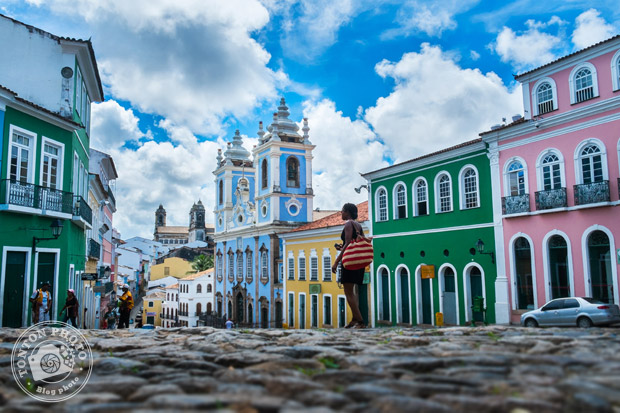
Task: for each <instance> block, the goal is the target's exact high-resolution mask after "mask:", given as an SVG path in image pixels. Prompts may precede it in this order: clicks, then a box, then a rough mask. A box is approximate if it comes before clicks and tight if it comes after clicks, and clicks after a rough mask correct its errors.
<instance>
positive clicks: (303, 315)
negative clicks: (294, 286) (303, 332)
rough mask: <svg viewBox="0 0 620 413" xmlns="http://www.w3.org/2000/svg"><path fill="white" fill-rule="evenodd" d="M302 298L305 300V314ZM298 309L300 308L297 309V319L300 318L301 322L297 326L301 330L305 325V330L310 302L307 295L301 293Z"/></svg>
mask: <svg viewBox="0 0 620 413" xmlns="http://www.w3.org/2000/svg"><path fill="white" fill-rule="evenodd" d="M302 296H303V297H304V300H303V301H304V312H303V314H302V312H301V297H302ZM297 307H298V308H297V317H299V321H298V323H297V324H298V325H299V328H302V325H303V328H304V329H305V328H307V326H306V321H307V320H306V314H307V312H308V300H306V293H299V298H298V300H297ZM302 320H303V321H302Z"/></svg>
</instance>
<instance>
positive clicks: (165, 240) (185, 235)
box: [153, 200, 213, 248]
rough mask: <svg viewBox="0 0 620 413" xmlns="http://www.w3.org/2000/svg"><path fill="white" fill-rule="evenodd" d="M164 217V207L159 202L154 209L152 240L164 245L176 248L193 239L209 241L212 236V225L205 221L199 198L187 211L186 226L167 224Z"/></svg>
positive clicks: (165, 214)
mask: <svg viewBox="0 0 620 413" xmlns="http://www.w3.org/2000/svg"><path fill="white" fill-rule="evenodd" d="M166 218H167V213H166V209H165V208H164V206H163V205H161V204H160V205H159V208H157V210H156V211H155V232H154V233H153V240H155V241H158V242H161V243H162V244H163V245H164V246H169V247H171V248H176V247H178V246H181V245H183V244H187V243H192V242H195V241H204V242H210V241H211V240H212V238H213V226H212V225H209V224H206V223H205V207H204V205H203V204H202V201H200V200H198V203H195V204H194V205H192V208H191V209H190V211H189V226H188V227H184V226H173V225H167V224H166Z"/></svg>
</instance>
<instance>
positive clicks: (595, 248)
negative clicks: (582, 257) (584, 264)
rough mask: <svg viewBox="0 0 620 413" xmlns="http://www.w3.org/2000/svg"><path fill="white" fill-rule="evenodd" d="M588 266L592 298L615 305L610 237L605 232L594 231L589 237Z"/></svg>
mask: <svg viewBox="0 0 620 413" xmlns="http://www.w3.org/2000/svg"><path fill="white" fill-rule="evenodd" d="M588 264H589V274H590V279H589V281H590V288H591V291H592V298H595V299H597V300H600V301H602V302H604V303H613V302H614V294H613V278H612V271H611V251H610V249H609V237H608V236H607V234H605V233H604V232H603V231H599V230H597V231H593V232H592V233H590V235H589V236H588Z"/></svg>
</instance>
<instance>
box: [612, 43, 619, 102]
mask: <svg viewBox="0 0 620 413" xmlns="http://www.w3.org/2000/svg"><path fill="white" fill-rule="evenodd" d="M611 82H612V87H613V91H614V92H615V91H618V90H620V50H618V51H617V52H616V53H615V54H614V55H613V57H612V58H611Z"/></svg>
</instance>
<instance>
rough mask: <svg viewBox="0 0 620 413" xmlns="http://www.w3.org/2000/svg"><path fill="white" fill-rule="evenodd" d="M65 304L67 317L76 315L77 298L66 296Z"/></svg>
mask: <svg viewBox="0 0 620 413" xmlns="http://www.w3.org/2000/svg"><path fill="white" fill-rule="evenodd" d="M65 305H66V306H67V313H68V315H69V317H75V316H76V315H77V309H78V300H77V298H76V297H75V296H73V298H68V297H67V299H66V300H65Z"/></svg>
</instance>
